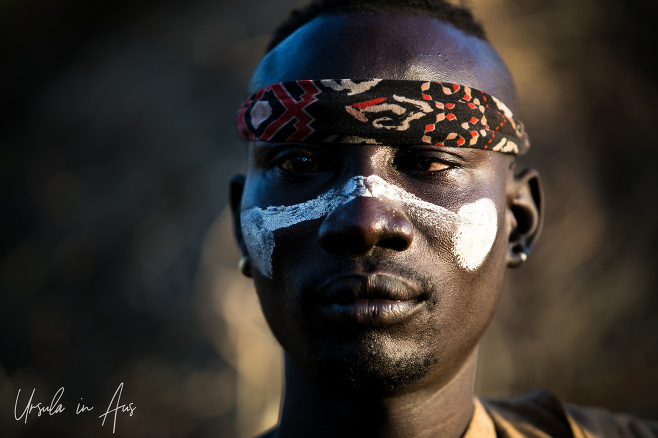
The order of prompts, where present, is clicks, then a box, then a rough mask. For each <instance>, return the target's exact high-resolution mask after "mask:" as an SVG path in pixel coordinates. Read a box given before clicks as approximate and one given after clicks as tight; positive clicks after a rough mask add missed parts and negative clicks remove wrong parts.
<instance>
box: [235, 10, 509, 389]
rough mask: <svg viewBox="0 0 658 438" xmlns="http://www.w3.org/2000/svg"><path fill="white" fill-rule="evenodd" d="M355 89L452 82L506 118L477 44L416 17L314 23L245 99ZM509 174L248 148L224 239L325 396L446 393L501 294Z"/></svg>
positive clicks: (452, 160)
mask: <svg viewBox="0 0 658 438" xmlns="http://www.w3.org/2000/svg"><path fill="white" fill-rule="evenodd" d="M420 35H422V38H421V37H419V36H420ZM301 53H303V54H304V56H303V57H300V55H299V54H301ZM368 77H372V78H384V79H410V80H440V81H446V82H455V83H460V84H464V85H468V86H471V87H474V88H478V89H480V90H482V91H485V92H488V93H490V94H493V95H494V96H496V97H499V98H500V99H501V100H502V101H503V102H505V103H507V104H508V105H514V96H513V87H512V86H511V84H510V79H509V75H508V73H507V70H506V69H505V68H504V66H503V64H502V62H500V60H499V58H497V55H495V52H493V49H491V48H490V47H489V46H488V44H486V43H483V42H481V41H479V40H477V39H475V38H472V37H467V36H465V35H463V34H462V33H461V32H459V31H456V30H454V29H453V28H452V27H450V26H448V25H446V24H443V23H441V22H439V21H436V20H433V19H429V18H426V17H414V16H384V15H382V16H369V17H363V16H361V17H356V16H349V15H339V16H333V17H321V18H319V19H316V20H314V21H313V22H311V23H310V24H308V25H306V26H304V27H303V28H302V29H301V30H300V31H298V32H297V33H296V34H294V35H292V36H291V37H290V38H289V39H288V40H287V41H285V42H284V43H283V44H281V45H280V46H279V47H278V48H277V49H275V51H274V52H273V53H271V54H270V55H269V56H268V57H266V58H265V60H264V61H263V62H262V63H261V65H260V66H259V68H258V69H257V71H256V73H255V74H254V78H253V84H252V87H253V88H261V87H264V86H267V85H271V84H273V83H277V82H282V81H287V80H298V79H325V78H335V79H339V78H340V79H342V78H361V79H362V78H368ZM511 161H512V160H511V158H510V157H508V156H506V155H503V154H501V153H495V152H489V151H482V150H476V149H466V148H450V147H441V146H430V145H418V146H405V147H400V146H386V145H384V146H381V145H341V144H320V145H318V144H303V143H264V142H256V143H255V144H253V145H250V146H249V159H248V165H247V166H248V167H247V174H246V181H245V184H244V189H243V192H242V195H241V197H240V193H239V192H240V189H241V186H235V187H234V191H235V192H234V200H235V201H234V209H235V210H236V211H235V215H236V226H237V230H238V239H239V241H240V242H241V243H242V245H241V246H243V251H245V252H246V253H248V254H249V256H250V259H251V262H252V268H253V273H254V281H255V284H256V290H257V292H258V295H259V298H260V301H261V305H262V308H263V311H264V313H265V316H266V318H267V320H268V322H269V324H270V326H271V328H272V331H273V332H274V334H275V336H276V337H277V339H278V340H279V342H280V343H281V344H282V346H283V348H284V349H285V351H286V353H287V355H288V357H289V358H290V359H292V361H294V364H295V365H296V366H297V367H299V368H300V369H301V370H302V372H304V374H305V375H306V376H307V377H308V378H311V379H313V380H314V381H315V382H317V383H319V384H325V385H326V386H327V387H331V386H335V385H338V386H340V387H341V388H344V387H345V386H349V387H352V388H357V389H359V388H362V389H367V390H369V391H373V390H375V391H379V392H382V393H389V392H391V391H397V390H400V389H403V388H412V387H414V386H415V385H417V384H419V382H422V384H423V385H426V384H428V383H429V382H435V383H436V384H437V385H441V384H444V383H445V382H446V381H447V380H449V379H450V378H451V377H452V376H453V375H454V373H455V372H457V370H458V369H459V368H460V367H461V365H462V364H463V363H464V362H465V360H466V359H467V358H468V357H469V356H470V355H471V354H472V353H473V351H474V349H475V348H476V345H477V342H478V341H479V339H480V337H481V335H482V334H483V332H484V330H485V329H486V326H487V325H488V323H489V321H490V320H491V318H492V316H493V313H494V310H495V308H496V305H497V302H498V299H499V296H500V292H501V289H502V282H503V277H504V271H505V266H506V261H507V251H508V238H509V234H510V230H511V228H512V223H511V222H512V219H511V217H512V215H511V213H510V209H509V208H508V198H509V196H510V194H509V186H510V185H511V181H512V180H513V177H512V173H511V170H510V167H511ZM280 206H285V208H274V207H280ZM346 384H347V385H346Z"/></svg>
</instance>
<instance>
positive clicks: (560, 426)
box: [482, 392, 574, 437]
mask: <svg viewBox="0 0 658 438" xmlns="http://www.w3.org/2000/svg"><path fill="white" fill-rule="evenodd" d="M482 404H483V405H484V407H485V409H486V410H487V413H488V414H489V416H490V417H491V420H492V421H493V423H494V427H495V429H496V436H499V437H517V436H523V437H573V436H574V434H573V432H572V428H571V424H570V422H569V418H568V415H567V413H566V411H565V409H564V405H562V403H560V401H559V400H558V399H557V398H555V397H554V396H553V395H552V394H550V393H547V392H533V393H530V394H526V395H523V396H520V397H515V398H510V399H500V400H482Z"/></svg>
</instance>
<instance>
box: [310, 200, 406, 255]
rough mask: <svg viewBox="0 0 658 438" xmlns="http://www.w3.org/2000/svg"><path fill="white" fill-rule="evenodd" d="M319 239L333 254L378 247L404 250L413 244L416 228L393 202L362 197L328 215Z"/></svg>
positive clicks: (357, 252)
mask: <svg viewBox="0 0 658 438" xmlns="http://www.w3.org/2000/svg"><path fill="white" fill-rule="evenodd" d="M319 240H320V246H321V247H322V248H323V249H324V250H325V251H327V252H330V253H337V252H345V253H349V254H367V253H369V252H370V251H371V250H372V249H374V248H375V247H380V248H387V249H391V250H394V251H404V250H406V249H407V248H409V246H411V242H412V240H413V227H412V226H411V223H410V222H409V220H408V219H407V217H406V215H405V214H404V212H403V211H401V210H400V208H399V207H396V206H394V205H392V203H391V202H389V201H384V200H381V199H378V198H375V197H364V196H358V197H356V198H354V199H352V200H351V201H349V202H347V203H346V204H343V205H341V206H339V207H338V208H337V209H336V210H334V211H333V212H332V213H330V214H329V216H327V217H326V218H325V220H324V221H323V222H322V225H320V230H319Z"/></svg>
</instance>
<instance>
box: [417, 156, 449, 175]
mask: <svg viewBox="0 0 658 438" xmlns="http://www.w3.org/2000/svg"><path fill="white" fill-rule="evenodd" d="M410 161H411V163H410V164H411V165H412V167H413V168H414V169H412V170H420V171H422V172H440V171H442V170H446V169H450V168H451V167H452V166H450V165H449V164H447V163H445V162H443V161H440V160H439V159H437V158H435V157H427V156H420V157H416V158H415V159H414V160H410Z"/></svg>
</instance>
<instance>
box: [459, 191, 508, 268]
mask: <svg viewBox="0 0 658 438" xmlns="http://www.w3.org/2000/svg"><path fill="white" fill-rule="evenodd" d="M457 214H458V215H459V219H460V220H459V225H458V226H457V232H456V233H455V234H454V236H453V238H452V245H453V254H454V255H455V257H456V258H457V262H458V263H459V266H461V267H462V268H464V269H467V270H469V271H474V270H476V269H477V268H478V267H479V266H480V265H481V264H482V262H483V261H484V259H485V258H486V257H487V254H489V251H491V247H492V246H493V243H494V241H495V240H496V233H497V231H498V220H497V214H496V205H495V204H494V203H493V201H492V200H491V199H488V198H482V199H479V200H477V201H475V202H474V203H472V204H466V205H464V206H462V207H461V208H460V209H459V213H457Z"/></svg>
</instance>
